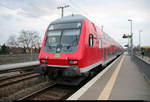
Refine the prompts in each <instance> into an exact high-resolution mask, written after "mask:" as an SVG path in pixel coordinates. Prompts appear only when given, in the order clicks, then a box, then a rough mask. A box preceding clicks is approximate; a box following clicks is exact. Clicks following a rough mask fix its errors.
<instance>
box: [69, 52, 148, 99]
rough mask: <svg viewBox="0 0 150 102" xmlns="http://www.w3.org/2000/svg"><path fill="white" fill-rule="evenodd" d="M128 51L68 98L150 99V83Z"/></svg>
mask: <svg viewBox="0 0 150 102" xmlns="http://www.w3.org/2000/svg"><path fill="white" fill-rule="evenodd" d="M141 68H142V67H141V66H139V65H138V64H137V62H136V61H135V57H131V56H129V55H128V54H127V53H126V52H125V53H124V54H123V55H121V56H120V57H118V58H117V59H116V60H115V61H114V62H113V63H111V64H110V65H109V66H108V67H106V68H105V69H104V70H103V71H102V72H101V73H99V74H98V75H97V76H95V77H94V78H93V79H92V80H90V81H89V82H88V83H87V84H86V85H84V86H83V87H82V88H81V89H79V90H78V91H77V92H75V93H74V94H73V95H72V96H71V97H69V98H68V99H67V100H150V83H149V82H148V81H147V80H146V79H145V78H144V75H143V72H141V70H140V69H141Z"/></svg>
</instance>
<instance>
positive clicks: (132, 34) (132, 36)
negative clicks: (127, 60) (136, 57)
mask: <svg viewBox="0 0 150 102" xmlns="http://www.w3.org/2000/svg"><path fill="white" fill-rule="evenodd" d="M128 21H130V22H131V49H130V50H131V56H132V55H133V33H132V20H131V19H129V20H128Z"/></svg>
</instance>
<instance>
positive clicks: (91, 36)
mask: <svg viewBox="0 0 150 102" xmlns="http://www.w3.org/2000/svg"><path fill="white" fill-rule="evenodd" d="M89 46H93V34H90V36H89Z"/></svg>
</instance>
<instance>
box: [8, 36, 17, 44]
mask: <svg viewBox="0 0 150 102" xmlns="http://www.w3.org/2000/svg"><path fill="white" fill-rule="evenodd" d="M7 45H9V46H15V47H18V46H19V43H18V41H17V38H16V35H10V36H9V38H8V40H7Z"/></svg>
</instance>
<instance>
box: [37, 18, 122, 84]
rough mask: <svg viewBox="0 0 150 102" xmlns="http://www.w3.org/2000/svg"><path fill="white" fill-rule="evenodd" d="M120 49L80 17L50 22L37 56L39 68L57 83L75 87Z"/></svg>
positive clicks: (120, 51) (118, 53)
mask: <svg viewBox="0 0 150 102" xmlns="http://www.w3.org/2000/svg"><path fill="white" fill-rule="evenodd" d="M122 51H123V48H122V47H121V46H120V45H119V44H118V43H117V42H115V41H114V40H113V39H112V38H111V37H110V36H108V35H107V34H106V33H104V32H103V33H102V31H101V30H100V29H99V28H98V27H97V26H96V25H95V24H94V23H92V22H91V21H89V20H88V19H87V18H86V17H84V16H82V15H70V16H66V17H64V18H61V19H57V20H55V21H53V22H52V23H51V24H50V25H49V26H48V28H47V30H46V32H45V36H44V40H43V43H42V48H41V51H40V55H39V60H40V65H41V67H42V69H43V71H44V75H47V76H48V77H49V78H50V79H51V80H54V81H55V82H57V83H62V82H64V83H68V84H71V83H78V82H80V81H81V80H82V79H84V78H83V77H87V76H89V75H90V74H91V73H92V72H93V71H94V69H96V68H101V67H99V66H104V65H106V64H107V63H108V62H110V61H111V60H113V59H114V58H115V57H116V56H118V55H120V54H121V53H122Z"/></svg>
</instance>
